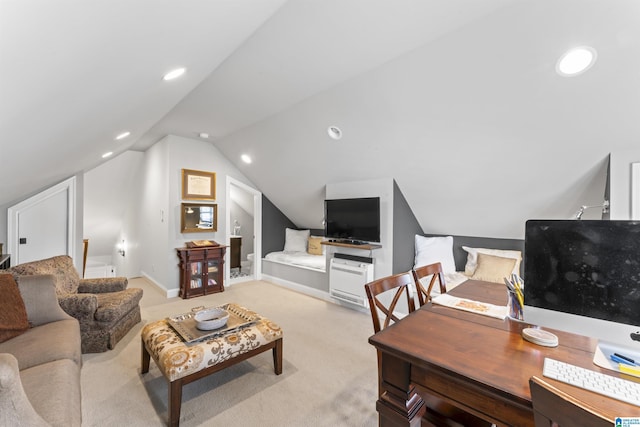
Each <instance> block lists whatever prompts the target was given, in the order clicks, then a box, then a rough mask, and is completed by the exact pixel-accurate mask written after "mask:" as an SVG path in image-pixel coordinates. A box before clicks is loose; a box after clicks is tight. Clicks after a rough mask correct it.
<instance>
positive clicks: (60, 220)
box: [7, 178, 75, 265]
mask: <svg viewBox="0 0 640 427" xmlns="http://www.w3.org/2000/svg"><path fill="white" fill-rule="evenodd" d="M74 201H75V178H70V179H68V180H66V181H64V182H62V183H60V184H58V185H55V186H53V187H51V188H49V189H47V190H45V191H43V192H41V193H39V194H36V195H35V196H33V197H30V198H29V199H27V200H24V201H22V202H20V203H18V204H17V205H15V206H12V207H10V208H9V209H8V210H7V213H8V215H7V217H8V236H7V237H8V238H7V243H8V246H9V249H10V252H9V253H10V254H11V264H12V265H16V264H22V263H25V262H29V261H35V260H39V259H43V258H49V257H52V256H56V255H69V256H71V257H72V258H73V257H74V248H75V245H74V240H73V239H74V235H75V233H74V228H73V227H74V225H73V224H74V218H75V212H74V209H73V206H74Z"/></svg>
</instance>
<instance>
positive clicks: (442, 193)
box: [0, 0, 640, 237]
mask: <svg viewBox="0 0 640 427" xmlns="http://www.w3.org/2000/svg"><path fill="white" fill-rule="evenodd" d="M576 45H589V46H592V47H593V48H595V49H596V51H597V52H598V58H597V62H596V64H595V65H594V66H593V67H592V68H591V69H590V70H589V71H588V72H586V73H584V74H582V75H580V76H577V77H572V78H567V77H562V76H559V75H558V74H557V73H556V72H555V64H556V61H557V59H558V58H559V57H560V55H562V54H563V53H564V52H565V51H566V50H567V49H568V48H570V47H573V46H576ZM178 66H183V67H186V68H187V72H186V74H185V75H184V76H183V77H182V78H181V79H178V80H174V81H171V82H164V81H162V80H161V77H162V75H163V74H164V73H165V72H167V71H169V70H170V69H172V68H175V67H178ZM639 77H640V2H637V1H633V0H542V1H540V0H521V1H518V0H481V1H478V0H373V1H372V0H191V1H189V2H175V1H162V0H128V1H123V0H116V1H114V0H110V1H107V0H99V1H92V2H86V1H81V0H67V1H56V2H51V1H47V0H22V1H13V0H3V1H0V135H1V138H2V142H1V143H0V157H1V159H2V161H1V166H0V205H5V204H7V203H10V202H11V201H14V200H18V199H20V198H21V197H24V196H25V195H27V194H30V193H32V192H35V191H37V190H39V189H42V188H44V187H46V186H48V185H50V184H52V183H55V182H58V181H60V180H62V179H63V178H66V177H68V176H70V175H73V174H75V173H77V172H79V171H83V170H89V169H91V168H93V167H95V166H96V165H98V164H100V163H101V162H104V161H107V160H103V159H102V158H101V155H102V154H103V153H105V152H107V151H113V152H114V153H115V154H118V153H120V152H122V151H125V150H129V149H133V150H145V149H147V148H148V147H149V146H151V145H152V144H153V143H155V142H156V141H158V140H159V139H160V138H162V137H163V136H164V135H166V134H174V135H181V136H186V137H190V138H198V135H199V134H200V133H207V134H208V135H209V138H208V139H207V140H208V141H211V143H212V144H214V145H216V147H218V148H219V149H220V150H221V151H222V152H223V153H224V154H225V155H226V156H227V157H228V158H229V159H230V160H231V161H233V162H237V164H238V167H239V168H241V170H242V171H243V172H244V173H246V175H247V176H248V177H249V178H251V179H252V181H253V182H254V183H256V185H257V186H258V187H259V189H260V190H261V191H263V192H264V193H265V194H266V195H267V197H269V198H270V199H271V200H272V201H273V202H274V203H275V204H276V205H277V206H278V207H279V208H280V209H281V210H283V212H284V213H285V214H287V215H288V216H289V217H290V218H291V219H292V220H293V221H294V222H295V223H296V224H298V225H299V226H303V227H305V226H306V227H313V228H319V227H320V225H319V221H320V219H321V218H320V217H321V212H322V199H323V186H324V185H325V184H326V183H329V182H340V181H354V180H361V179H376V178H381V177H388V178H393V179H395V180H396V181H397V182H398V184H399V186H400V188H401V190H402V191H403V193H404V194H405V196H406V198H407V201H408V202H409V204H410V206H411V207H412V208H413V210H414V212H415V213H416V217H417V218H418V220H419V222H420V223H421V225H422V227H423V228H424V229H425V231H430V232H451V233H456V234H469V235H483V234H484V235H493V236H498V237H520V231H521V228H522V224H523V222H524V220H526V219H527V218H530V217H567V216H568V215H570V214H571V213H572V212H573V210H575V208H576V207H577V206H579V205H582V204H590V203H598V202H600V201H601V199H602V195H603V191H604V171H605V167H606V157H607V154H608V153H609V152H611V151H621V150H627V149H632V148H635V146H636V145H637V143H638V141H640V129H639V127H638V124H637V123H638V122H640V120H638V118H637V116H638V112H639V111H640V78H639ZM330 125H333V126H339V127H341V128H342V130H343V132H344V137H343V138H342V139H341V140H340V141H333V140H330V139H329V138H328V137H327V134H326V129H327V127H328V126H330ZM125 130H127V131H130V132H131V136H130V137H129V138H127V139H125V140H122V141H114V138H115V136H116V135H118V134H119V133H120V132H122V131H125ZM244 153H247V154H250V155H251V156H252V157H253V159H254V162H253V163H252V164H251V165H245V164H243V163H241V162H240V160H239V158H240V155H241V154H244Z"/></svg>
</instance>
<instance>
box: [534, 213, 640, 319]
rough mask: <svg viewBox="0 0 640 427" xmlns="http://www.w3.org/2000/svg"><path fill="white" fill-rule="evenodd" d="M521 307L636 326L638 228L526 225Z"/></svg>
mask: <svg viewBox="0 0 640 427" xmlns="http://www.w3.org/2000/svg"><path fill="white" fill-rule="evenodd" d="M524 254H525V259H524V283H525V304H526V305H529V306H534V307H539V308H544V309H549V310H555V311H561V312H565V313H571V314H577V315H581V316H587V317H592V318H596V319H603V320H609V321H612V322H617V323H626V324H630V325H640V222H637V221H605V220H603V221H599V220H593V221H591V220H585V221H578V220H566V221H564V220H555V221H554V220H529V221H527V224H526V232H525V248H524Z"/></svg>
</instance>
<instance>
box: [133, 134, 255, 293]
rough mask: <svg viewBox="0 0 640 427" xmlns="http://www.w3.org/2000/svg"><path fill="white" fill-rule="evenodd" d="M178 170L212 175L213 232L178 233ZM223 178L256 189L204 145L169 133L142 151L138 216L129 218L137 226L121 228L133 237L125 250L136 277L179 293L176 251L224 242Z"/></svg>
mask: <svg viewBox="0 0 640 427" xmlns="http://www.w3.org/2000/svg"><path fill="white" fill-rule="evenodd" d="M182 169H194V170H202V171H208V172H215V173H216V200H215V201H214V202H212V203H216V204H217V205H218V231H217V232H211V233H181V232H180V204H181V203H182V201H183V200H182V189H181V183H182ZM227 176H231V177H233V178H234V179H236V180H238V181H240V182H242V183H244V184H247V185H248V186H250V187H252V188H256V187H255V185H253V183H251V182H250V181H249V179H247V177H246V176H244V175H243V174H242V173H241V172H240V171H239V170H238V169H237V168H236V167H235V166H234V165H233V164H231V163H230V162H229V160H228V159H227V158H226V157H224V155H222V154H221V153H220V151H219V150H218V149H217V148H216V147H214V146H213V145H212V144H211V143H209V142H204V141H200V140H194V139H189V138H183V137H179V136H173V135H169V136H167V137H165V138H163V139H162V140H161V141H159V142H158V143H156V144H155V145H154V146H153V147H151V148H150V149H149V150H148V151H147V152H146V153H145V159H144V165H143V168H142V174H141V178H140V183H141V186H142V187H141V190H140V196H139V204H138V213H137V215H132V218H133V217H135V220H134V221H135V222H136V224H137V228H135V230H134V227H126V228H125V229H126V230H128V231H129V232H133V233H134V234H133V235H130V236H129V237H128V239H129V241H131V245H132V246H133V247H130V248H129V249H128V251H131V252H132V256H134V257H136V258H135V259H139V266H140V267H139V270H140V272H141V274H143V275H144V276H147V277H149V278H150V279H151V280H153V281H154V282H155V283H156V284H157V285H159V286H161V287H163V288H164V289H166V290H167V291H168V292H169V294H170V295H173V294H177V290H178V289H179V268H178V261H179V260H178V256H177V254H176V248H179V247H184V244H185V243H186V242H187V241H190V240H199V239H212V240H215V241H217V242H220V243H224V242H226V237H227V236H226V231H225V230H226V218H225V217H226V215H225V206H226V194H225V193H226V191H225V188H226V180H227ZM128 244H129V243H128ZM136 252H137V253H136ZM128 256H129V255H127V257H128Z"/></svg>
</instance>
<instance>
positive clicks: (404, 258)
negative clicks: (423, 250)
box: [393, 180, 422, 274]
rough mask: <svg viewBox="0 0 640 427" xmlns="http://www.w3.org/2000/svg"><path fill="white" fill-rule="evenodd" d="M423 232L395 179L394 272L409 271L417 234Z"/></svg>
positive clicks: (413, 256)
mask: <svg viewBox="0 0 640 427" xmlns="http://www.w3.org/2000/svg"><path fill="white" fill-rule="evenodd" d="M416 234H422V227H420V224H419V223H418V220H417V218H416V216H415V215H414V213H413V211H412V210H411V207H410V206H409V203H408V202H407V199H406V198H405V197H404V194H402V191H401V190H400V187H398V183H397V182H396V181H395V180H394V181H393V274H397V273H401V272H403V271H409V270H411V268H413V261H414V258H415V249H414V248H415V235H416Z"/></svg>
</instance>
